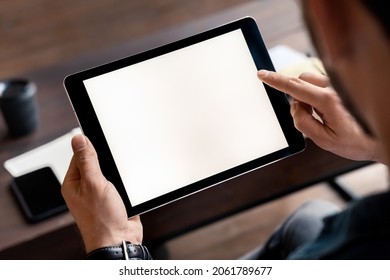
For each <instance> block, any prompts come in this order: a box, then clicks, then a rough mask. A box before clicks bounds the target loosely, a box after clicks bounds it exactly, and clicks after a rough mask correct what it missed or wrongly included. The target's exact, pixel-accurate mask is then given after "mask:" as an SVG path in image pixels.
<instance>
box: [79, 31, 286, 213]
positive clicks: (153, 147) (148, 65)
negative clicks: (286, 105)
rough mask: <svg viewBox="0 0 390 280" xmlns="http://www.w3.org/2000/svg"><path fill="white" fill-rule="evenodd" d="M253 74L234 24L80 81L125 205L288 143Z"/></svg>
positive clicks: (178, 186)
mask: <svg viewBox="0 0 390 280" xmlns="http://www.w3.org/2000/svg"><path fill="white" fill-rule="evenodd" d="M226 46H228V47H226ZM256 72H257V69H256V66H255V64H254V62H253V58H252V57H251V54H250V51H249V49H248V46H247V44H246V41H245V38H244V36H243V34H242V31H241V30H240V29H238V30H235V31H232V32H229V33H226V34H223V35H220V36H218V37H216V38H213V39H210V40H206V41H203V42H200V43H197V44H194V45H191V46H189V47H185V48H182V49H179V50H176V51H173V52H170V53H168V54H164V55H161V56H158V57H155V58H152V59H149V60H146V61H143V62H141V63H136V64H133V65H130V66H127V67H125V68H121V69H119V70H115V71H112V72H109V73H106V74H103V75H100V76H96V77H93V78H90V79H86V80H84V85H85V87H86V90H87V92H88V95H89V97H90V99H91V102H92V105H93V107H94V109H95V111H96V114H97V116H98V119H99V122H100V125H101V127H102V129H103V132H104V135H105V137H106V140H107V142H108V145H109V147H110V149H111V153H112V155H113V157H114V160H115V163H116V164H117V168H118V170H119V173H120V176H121V178H122V180H123V184H124V186H125V188H126V191H127V194H128V196H129V199H130V202H131V204H132V206H136V205H139V204H141V203H143V202H145V201H148V200H150V199H153V198H156V197H158V196H160V195H162V194H165V193H168V192H171V191H174V190H176V189H179V188H181V187H184V186H187V185H189V184H191V183H194V182H196V181H199V180H201V179H204V178H206V177H209V176H211V175H213V174H217V173H220V172H222V171H224V170H227V169H229V168H232V167H235V166H237V165H240V164H243V163H245V162H248V161H251V160H254V159H256V158H259V157H261V156H263V155H267V154H270V153H272V152H274V151H278V150H281V149H283V148H286V147H287V146H288V143H287V141H286V138H285V136H284V134H283V132H282V129H281V127H280V125H279V122H278V120H277V117H276V115H275V113H274V110H273V108H272V106H271V103H270V100H269V99H268V96H267V93H266V92H265V88H264V86H263V84H262V83H261V82H260V81H259V80H258V78H257V76H256Z"/></svg>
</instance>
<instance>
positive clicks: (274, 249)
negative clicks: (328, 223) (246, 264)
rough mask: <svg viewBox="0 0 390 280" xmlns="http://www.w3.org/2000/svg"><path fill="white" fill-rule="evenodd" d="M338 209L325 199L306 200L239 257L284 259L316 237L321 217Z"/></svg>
mask: <svg viewBox="0 0 390 280" xmlns="http://www.w3.org/2000/svg"><path fill="white" fill-rule="evenodd" d="M339 211H340V210H339V208H338V207H337V206H335V205H334V204H332V203H330V202H327V201H322V200H313V201H309V202H306V203H304V204H303V205H302V206H301V207H299V208H298V209H297V210H296V211H295V212H294V213H292V214H291V215H290V216H289V217H288V218H287V219H286V221H284V222H283V224H281V225H280V226H279V227H278V228H277V229H276V230H275V231H274V233H273V234H272V235H271V237H270V238H269V239H268V241H267V242H266V243H265V244H264V245H262V246H260V247H258V248H257V249H255V250H253V251H252V252H250V253H248V254H247V255H245V256H243V257H242V258H241V259H268V260H284V259H286V258H287V257H288V256H289V254H290V253H292V252H294V251H295V250H296V249H297V248H299V247H300V246H302V245H304V244H306V243H308V242H311V241H313V240H314V239H316V238H317V236H318V235H319V234H320V232H321V230H322V227H323V218H324V217H326V216H329V215H332V214H335V213H337V212H339Z"/></svg>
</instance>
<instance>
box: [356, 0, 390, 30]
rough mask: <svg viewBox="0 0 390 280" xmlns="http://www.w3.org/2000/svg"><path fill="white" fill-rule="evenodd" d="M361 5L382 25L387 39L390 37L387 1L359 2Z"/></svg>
mask: <svg viewBox="0 0 390 280" xmlns="http://www.w3.org/2000/svg"><path fill="white" fill-rule="evenodd" d="M361 1H362V3H363V5H364V6H365V7H366V8H367V9H368V10H369V11H370V12H371V13H372V14H373V16H374V17H375V18H376V19H377V20H378V21H379V23H380V24H381V25H382V27H383V29H384V31H385V34H386V35H387V37H390V21H389V10H388V9H387V4H388V3H386V2H387V1H383V0H361Z"/></svg>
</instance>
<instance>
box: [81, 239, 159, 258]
mask: <svg viewBox="0 0 390 280" xmlns="http://www.w3.org/2000/svg"><path fill="white" fill-rule="evenodd" d="M87 260H152V256H151V254H150V253H149V250H148V248H146V247H145V246H142V245H137V244H131V243H130V242H129V241H124V242H123V244H121V245H118V246H109V247H103V248H99V249H96V250H93V251H92V252H90V253H89V254H88V255H87Z"/></svg>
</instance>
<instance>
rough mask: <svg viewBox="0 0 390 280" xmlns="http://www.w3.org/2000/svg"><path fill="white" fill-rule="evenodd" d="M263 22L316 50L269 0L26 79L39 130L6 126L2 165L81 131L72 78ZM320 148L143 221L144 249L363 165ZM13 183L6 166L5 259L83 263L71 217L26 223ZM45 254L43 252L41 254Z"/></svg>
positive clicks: (282, 0)
mask: <svg viewBox="0 0 390 280" xmlns="http://www.w3.org/2000/svg"><path fill="white" fill-rule="evenodd" d="M248 15H249V16H252V17H254V18H255V19H256V20H257V21H258V24H259V27H260V29H261V32H262V34H263V37H264V40H265V42H266V44H267V46H268V47H272V46H275V45H278V44H286V45H289V46H291V47H292V48H295V49H297V50H300V51H304V52H312V51H313V50H312V47H311V44H310V42H309V40H308V37H307V34H306V31H305V29H304V27H303V23H302V21H301V19H300V15H299V12H298V8H297V7H296V4H295V1H286V0H263V1H255V2H253V3H250V4H245V5H243V6H240V7H238V8H234V9H231V10H228V11H225V12H222V13H219V14H216V15H215V16H213V17H209V18H205V19H200V20H197V21H194V22H191V23H188V24H187V25H184V26H181V27H177V28H174V29H170V30H166V31H163V32H159V33H156V34H153V35H151V36H148V37H145V38H143V39H140V40H137V41H132V42H128V43H126V44H123V45H119V46H117V47H115V48H112V49H109V50H107V51H104V52H102V53H93V54H89V55H87V56H83V57H80V58H78V59H75V60H71V61H68V62H66V63H63V64H61V65H55V66H53V67H49V68H45V69H40V70H35V71H32V72H29V73H26V74H25V75H24V76H25V77H27V78H30V79H31V80H33V81H34V82H36V83H37V86H38V102H39V109H40V117H41V124H40V127H39V130H38V131H37V132H36V133H34V134H32V135H31V136H28V137H24V138H20V139H10V138H8V137H7V136H6V131H5V127H4V124H2V123H0V149H1V150H0V151H1V152H0V162H1V163H2V162H4V161H5V160H6V159H9V158H11V157H14V156H16V155H18V154H20V153H23V152H26V151H28V150H30V149H32V148H35V147H37V146H39V145H42V144H44V143H46V142H48V141H51V140H53V139H55V138H57V137H59V136H61V135H63V134H65V133H67V132H69V131H70V130H71V129H72V128H74V127H76V126H77V123H76V120H75V117H74V115H73V112H72V110H71V106H70V104H69V102H68V100H67V97H66V94H65V91H64V89H63V87H62V80H63V78H64V77H65V76H66V75H67V74H69V73H72V72H76V71H78V70H81V69H84V68H87V67H91V66H94V65H98V64H101V63H105V62H108V61H111V60H113V59H118V58H121V57H124V56H128V55H131V54H134V53H137V52H140V51H143V50H145V49H149V48H151V47H155V46H158V45H161V44H164V43H168V42H171V41H174V40H177V39H180V38H183V37H186V36H188V35H192V34H195V33H197V32H200V31H203V30H206V29H208V28H211V27H214V26H216V25H220V24H223V23H225V22H227V21H230V20H234V19H236V18H239V17H242V16H248ZM361 165H362V163H356V162H351V161H348V160H345V159H341V158H339V157H337V156H334V155H332V154H330V153H327V152H324V151H322V150H320V149H318V148H317V147H316V146H315V145H314V144H313V143H312V142H311V141H308V143H307V149H306V151H305V152H303V153H301V154H299V155H297V156H294V157H291V158H289V159H286V160H283V161H280V162H278V163H276V164H273V165H271V166H267V167H265V168H263V169H260V170H257V171H255V172H252V173H249V174H246V175H244V176H241V177H239V178H236V179H234V180H231V181H228V182H226V183H223V184H221V185H219V186H216V187H213V188H210V189H208V190H205V191H203V192H200V193H198V194H195V195H192V196H190V197H187V198H185V199H182V200H180V201H177V202H175V203H172V204H170V205H167V206H165V207H162V208H160V209H157V210H154V211H152V212H150V213H147V214H145V215H143V216H142V220H143V225H144V230H145V238H144V240H145V243H146V244H148V245H150V246H152V245H156V244H159V243H161V242H162V241H164V240H167V239H169V238H172V237H174V236H177V235H180V234H181V233H183V232H186V231H189V230H191V229H195V228H197V227H199V226H202V225H205V224H207V223H210V222H213V221H216V220H218V219H220V218H223V217H226V216H228V215H231V214H234V213H237V212H239V211H242V210H245V209H249V208H250V207H253V206H256V205H258V204H260V203H263V202H266V201H269V200H271V199H275V198H277V197H280V196H282V195H285V194H288V193H291V192H293V191H296V190H298V189H301V188H303V187H306V186H308V185H310V184H312V183H315V182H318V181H322V180H325V179H327V178H328V177H329V176H333V175H336V174H338V173H342V172H344V171H346V170H350V169H353V168H356V167H358V166H361ZM10 180H11V177H10V175H9V174H7V172H6V171H5V170H4V168H3V167H1V168H0V250H2V252H0V258H2V259H7V258H12V259H19V258H24V259H35V258H44V259H45V258H46V259H67V258H79V257H82V250H81V248H82V245H81V240H80V239H79V236H78V234H77V231H76V229H75V227H74V225H73V220H72V217H71V216H70V215H69V214H68V213H66V214H63V215H61V216H58V217H56V218H53V219H50V220H48V221H45V222H42V223H39V224H36V225H29V224H27V223H26V222H25V221H24V219H23V216H22V215H21V212H20V211H19V209H18V207H17V205H16V204H15V201H14V199H13V197H12V195H11V193H10V191H9V187H8V186H9V182H10ZM42 248H44V250H43V249H42Z"/></svg>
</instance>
